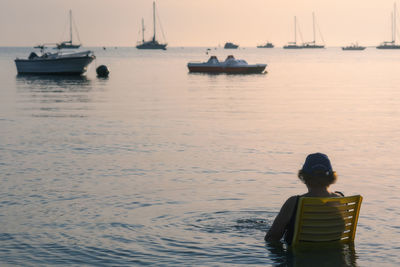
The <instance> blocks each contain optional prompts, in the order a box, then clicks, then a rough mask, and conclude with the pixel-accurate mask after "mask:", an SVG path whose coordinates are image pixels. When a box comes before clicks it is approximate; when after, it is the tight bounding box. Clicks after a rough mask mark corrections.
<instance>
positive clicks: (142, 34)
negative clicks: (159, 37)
mask: <svg viewBox="0 0 400 267" xmlns="http://www.w3.org/2000/svg"><path fill="white" fill-rule="evenodd" d="M142 42H143V43H144V19H143V18H142Z"/></svg>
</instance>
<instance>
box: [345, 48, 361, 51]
mask: <svg viewBox="0 0 400 267" xmlns="http://www.w3.org/2000/svg"><path fill="white" fill-rule="evenodd" d="M364 49H365V47H342V50H344V51H355V50H364Z"/></svg>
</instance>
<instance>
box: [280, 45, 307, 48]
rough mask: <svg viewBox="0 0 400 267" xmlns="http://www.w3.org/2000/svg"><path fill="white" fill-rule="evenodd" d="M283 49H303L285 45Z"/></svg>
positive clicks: (297, 46)
mask: <svg viewBox="0 0 400 267" xmlns="http://www.w3.org/2000/svg"><path fill="white" fill-rule="evenodd" d="M283 49H303V47H302V46H299V45H286V46H284V47H283Z"/></svg>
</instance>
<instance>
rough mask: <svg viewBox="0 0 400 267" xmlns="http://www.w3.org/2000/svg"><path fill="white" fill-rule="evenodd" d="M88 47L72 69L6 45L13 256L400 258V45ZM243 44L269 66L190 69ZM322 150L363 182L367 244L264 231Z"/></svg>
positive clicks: (1, 258) (2, 174)
mask: <svg viewBox="0 0 400 267" xmlns="http://www.w3.org/2000/svg"><path fill="white" fill-rule="evenodd" d="M208 48H209V49H208ZM84 49H85V48H84ZM88 49H91V50H93V51H94V53H95V55H96V57H97V58H96V61H95V62H93V63H92V64H91V66H90V68H89V70H88V72H87V73H86V75H84V76H78V77H76V76H75V77H69V76H34V75H28V76H26V75H25V76H21V75H17V72H16V67H15V64H14V59H15V58H16V57H19V58H23V57H27V56H28V55H29V53H30V52H31V51H32V48H28V47H26V48H25V47H1V48H0V185H1V186H0V265H1V266H54V265H57V266H141V265H150V266H239V265H243V266H248V265H252V266H399V265H400V256H399V249H400V209H399V206H400V193H399V192H400V178H399V177H400V164H399V160H400V51H397V50H386V51H385V50H378V49H375V48H374V47H368V48H367V49H366V50H364V51H342V50H341V48H340V47H328V48H326V49H303V50H284V49H282V48H279V47H276V48H273V49H257V48H252V47H248V48H240V49H236V50H224V49H223V48H221V47H168V49H167V50H166V51H162V50H161V51H157V50H154V51H151V50H147V51H146V50H137V49H136V48H134V47H106V48H105V49H103V48H101V47H97V48H96V47H94V48H88ZM230 54H232V55H234V56H235V57H236V58H238V59H244V60H246V61H247V62H248V63H250V64H252V63H266V64H268V66H267V68H266V70H267V73H264V74H252V75H227V74H220V75H209V74H191V73H189V72H188V69H187V63H188V62H190V61H206V60H207V59H208V58H209V57H210V56H211V55H215V56H217V57H218V58H219V59H220V60H224V59H225V58H226V57H227V56H228V55H230ZM100 65H106V66H107V67H108V68H109V70H110V75H109V77H108V78H99V77H97V76H96V71H95V69H96V67H98V66H100ZM314 152H322V153H325V154H327V155H328V156H329V158H330V159H331V162H332V165H333V168H334V170H335V171H336V172H337V174H338V181H337V182H336V184H334V185H332V186H331V189H332V190H335V191H341V192H343V193H344V194H345V195H357V194H359V195H362V196H363V202H362V206H361V211H360V216H359V221H358V227H357V234H356V238H355V242H354V244H350V245H342V246H340V247H336V248H324V249H319V250H318V249H315V250H310V251H300V252H299V251H297V250H293V249H292V248H290V247H288V246H286V245H285V244H282V245H271V244H268V243H266V242H265V241H264V236H265V233H266V231H267V230H268V229H269V227H270V226H271V224H272V222H273V220H274V218H275V216H276V215H277V213H278V212H279V209H280V207H281V206H282V204H283V203H284V202H285V200H286V199H287V198H288V197H290V196H293V195H298V194H303V193H305V192H306V191H307V189H306V187H305V185H304V184H303V183H302V182H301V181H300V180H299V179H298V178H297V172H298V170H299V169H300V168H301V167H302V164H303V163H304V160H305V158H306V156H307V155H308V154H310V153H314Z"/></svg>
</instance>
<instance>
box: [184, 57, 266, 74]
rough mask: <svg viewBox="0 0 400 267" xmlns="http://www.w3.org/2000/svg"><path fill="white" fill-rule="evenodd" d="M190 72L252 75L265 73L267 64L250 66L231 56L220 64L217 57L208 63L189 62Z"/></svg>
mask: <svg viewBox="0 0 400 267" xmlns="http://www.w3.org/2000/svg"><path fill="white" fill-rule="evenodd" d="M187 66H188V68H189V72H200V73H228V74H251V73H263V72H264V70H265V68H266V67H267V64H253V65H249V64H248V63H247V62H246V61H245V60H243V59H235V58H234V56H232V55H229V56H228V57H227V58H226V59H225V61H223V62H220V61H219V60H218V58H217V57H216V56H211V57H210V58H209V60H208V61H207V62H189V63H188V65H187Z"/></svg>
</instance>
